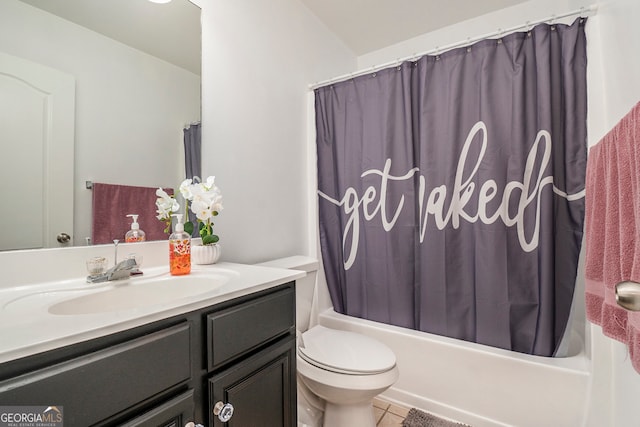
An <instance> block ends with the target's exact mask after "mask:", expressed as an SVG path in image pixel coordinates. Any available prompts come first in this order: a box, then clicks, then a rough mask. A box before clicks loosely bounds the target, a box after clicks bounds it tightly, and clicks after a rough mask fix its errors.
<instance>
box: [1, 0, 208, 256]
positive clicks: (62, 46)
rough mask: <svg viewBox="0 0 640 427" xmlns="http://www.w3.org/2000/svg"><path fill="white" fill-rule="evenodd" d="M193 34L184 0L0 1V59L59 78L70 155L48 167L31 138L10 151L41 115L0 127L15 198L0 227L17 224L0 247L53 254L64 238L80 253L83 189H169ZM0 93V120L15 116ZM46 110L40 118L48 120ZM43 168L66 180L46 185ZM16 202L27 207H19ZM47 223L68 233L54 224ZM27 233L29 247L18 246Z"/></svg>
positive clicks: (193, 10) (183, 122)
mask: <svg viewBox="0 0 640 427" xmlns="http://www.w3.org/2000/svg"><path fill="white" fill-rule="evenodd" d="M200 37H201V23H200V8H199V7H198V6H197V5H195V4H193V3H192V2H190V1H189V0H172V1H171V2H170V3H167V4H156V3H152V2H150V1H148V0H109V1H106V2H105V1H104V0H2V2H0V55H2V57H0V59H2V58H5V62H6V61H11V60H13V61H18V63H19V64H20V67H18V68H20V69H21V68H22V65H23V64H27V65H29V66H31V65H33V66H35V67H44V68H45V69H50V70H51V71H52V72H54V73H56V74H59V75H61V76H63V79H64V78H66V79H67V81H68V80H70V81H71V82H72V84H71V95H66V96H67V98H69V99H71V101H72V102H71V104H74V105H72V106H71V111H70V112H69V111H67V113H66V114H67V116H70V117H71V120H72V121H71V123H70V124H69V121H68V120H67V121H66V122H65V123H66V126H67V128H68V129H70V134H71V137H70V138H69V137H65V138H64V139H65V141H67V143H69V141H70V143H71V146H70V149H67V151H66V152H65V153H66V154H65V155H64V156H58V157H55V159H54V158H52V153H54V154H55V151H56V150H57V146H55V145H52V144H54V143H55V139H54V140H50V141H49V140H47V142H46V144H43V143H41V141H36V143H35V144H34V145H33V147H30V148H24V149H23V150H22V151H23V153H22V157H20V153H19V151H20V149H19V147H26V140H27V139H28V136H29V135H30V134H36V135H37V134H40V135H42V134H47V133H48V132H55V131H56V129H57V127H56V125H52V123H55V121H53V122H52V121H48V118H47V119H43V120H42V123H34V122H33V120H32V119H31V118H26V119H23V118H15V117H14V118H13V119H12V121H13V122H14V123H18V122H19V123H20V127H18V126H16V129H14V130H13V133H9V134H6V133H5V134H3V133H1V132H2V130H0V144H2V149H3V153H5V155H7V156H9V155H11V159H12V161H11V162H6V163H10V164H13V165H15V168H14V169H12V170H11V169H8V171H7V170H5V173H4V174H3V175H2V176H1V177H0V178H1V179H0V190H1V192H2V193H1V194H3V195H8V196H9V197H10V198H11V199H15V200H16V202H15V203H14V202H9V203H8V205H9V206H10V208H5V209H3V210H2V211H4V213H2V214H0V220H2V222H3V223H5V224H7V223H9V224H17V226H16V227H14V228H15V229H17V236H16V237H15V238H14V239H13V240H14V243H11V244H9V242H8V239H3V242H4V245H0V250H9V249H33V248H41V247H59V246H60V245H61V244H60V243H58V241H57V239H56V237H57V236H58V235H59V234H61V233H66V234H68V235H70V236H71V238H70V242H68V243H63V244H62V245H69V244H73V245H84V244H87V238H88V237H90V236H91V215H92V212H91V198H92V191H91V190H90V189H87V188H86V185H85V183H86V182H87V181H89V182H102V183H110V184H122V185H134V186H144V187H159V186H162V187H171V188H175V187H177V186H178V185H179V183H180V181H181V180H182V178H183V177H184V154H183V142H182V141H183V139H182V138H183V136H182V135H183V128H184V127H185V126H188V125H189V124H190V123H193V122H198V121H200V60H201V40H200ZM0 64H3V62H2V61H0ZM2 71H3V70H0V78H1V77H2V75H3V72H2ZM14 80H15V79H14ZM2 89H3V82H2V81H1V79H0V90H2ZM7 93H8V92H4V93H3V99H4V104H2V103H0V111H8V110H16V108H15V107H14V106H15V105H16V104H15V102H14V101H13V100H10V99H8V97H7V96H6V94H7ZM14 93H20V91H17V92H16V91H14ZM23 98H24V97H21V98H20V99H23ZM49 101H50V100H45V101H44V104H47V105H46V107H43V108H42V111H44V114H40V116H43V115H44V116H47V115H48V114H49V113H50V110H49V109H48V108H49V105H48V103H49ZM36 107H37V103H36ZM2 108H4V110H2ZM65 108H66V107H65ZM57 111H59V109H58V108H56V109H54V110H53V112H54V116H55V115H56V114H57ZM32 117H33V116H32ZM54 118H55V117H54ZM5 127H6V126H5ZM23 129H31V130H32V129H37V130H38V131H37V132H36V131H32V132H25V131H23ZM7 135H9V136H7ZM18 141H19V143H18ZM47 144H49V145H47ZM6 158H9V157H6ZM5 169H6V168H5ZM52 170H58V171H63V173H64V174H66V175H68V176H69V177H70V178H69V179H67V180H66V181H65V180H62V181H60V182H63V184H60V185H59V184H57V181H55V180H56V179H57V178H56V176H49V175H47V173H49V172H51V171H52ZM54 175H55V174H54ZM64 182H66V184H64ZM16 184H19V185H17V186H16ZM69 186H72V187H73V188H72V189H69V188H68V187H69ZM56 189H60V190H63V189H64V190H65V191H66V192H67V193H68V194H70V196H69V198H66V196H64V197H58V196H56V195H55V194H54V190H56ZM49 193H50V194H49ZM27 200H33V201H34V202H35V203H34V204H33V205H28V207H27V205H26V204H23V202H25V203H26V201H27ZM149 209H152V210H155V206H149ZM50 214H53V217H52V216H51V215H50ZM56 217H57V218H58V219H60V218H62V219H64V220H66V221H67V222H66V224H72V225H64V226H57V225H56V224H57V223H56V221H57V219H56ZM63 223H64V222H63ZM38 227H40V229H39V231H36V238H35V239H26V238H24V237H23V236H24V235H25V234H26V232H27V231H28V230H31V229H38ZM141 227H142V228H143V229H144V224H141ZM69 228H71V229H69ZM38 234H39V236H38ZM38 240H40V241H38Z"/></svg>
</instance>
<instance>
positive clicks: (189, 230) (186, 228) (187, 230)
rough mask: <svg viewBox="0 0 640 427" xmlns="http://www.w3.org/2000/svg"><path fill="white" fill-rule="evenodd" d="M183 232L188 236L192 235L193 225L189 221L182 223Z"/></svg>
mask: <svg viewBox="0 0 640 427" xmlns="http://www.w3.org/2000/svg"><path fill="white" fill-rule="evenodd" d="M184 231H185V233H187V234H188V235H190V236H191V235H192V234H193V223H192V222H191V221H187V222H185V223H184Z"/></svg>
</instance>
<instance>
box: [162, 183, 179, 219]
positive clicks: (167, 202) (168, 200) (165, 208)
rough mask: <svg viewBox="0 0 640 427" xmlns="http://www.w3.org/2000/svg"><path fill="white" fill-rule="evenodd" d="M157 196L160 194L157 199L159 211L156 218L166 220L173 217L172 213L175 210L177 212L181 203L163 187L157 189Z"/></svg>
mask: <svg viewBox="0 0 640 427" xmlns="http://www.w3.org/2000/svg"><path fill="white" fill-rule="evenodd" d="M156 196H158V198H157V199H156V206H157V208H158V210H157V211H156V212H157V213H158V215H157V216H156V218H158V219H159V220H166V219H168V218H171V214H172V213H173V212H177V211H178V210H179V209H180V205H179V204H178V202H177V201H176V199H174V198H173V197H171V196H170V195H168V194H167V192H166V191H164V190H163V189H162V188H158V189H157V190H156Z"/></svg>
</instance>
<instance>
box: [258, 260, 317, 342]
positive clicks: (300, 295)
mask: <svg viewBox="0 0 640 427" xmlns="http://www.w3.org/2000/svg"><path fill="white" fill-rule="evenodd" d="M256 265H259V266H263V267H275V268H286V269H288V270H301V271H304V272H306V273H307V275H306V276H305V277H302V278H300V279H297V280H296V329H297V330H298V331H300V332H304V331H306V330H307V329H309V321H310V319H311V308H312V305H313V299H314V295H315V289H316V278H317V275H318V274H317V273H318V260H317V259H315V258H310V257H306V256H301V255H296V256H291V257H287V258H278V259H274V260H271V261H267V262H263V263H260V264H256Z"/></svg>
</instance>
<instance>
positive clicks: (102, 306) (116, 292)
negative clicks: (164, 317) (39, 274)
mask: <svg viewBox="0 0 640 427" xmlns="http://www.w3.org/2000/svg"><path fill="white" fill-rule="evenodd" d="M233 276H234V275H233V274H217V273H208V274H207V275H206V276H205V275H197V274H189V275H186V276H170V275H169V274H168V273H167V274H163V275H159V276H157V277H150V278H134V279H129V280H122V281H114V282H108V283H104V284H100V285H91V284H87V285H86V286H81V287H73V288H67V289H54V290H48V291H42V292H36V293H31V294H27V295H24V296H21V297H19V298H16V299H14V300H12V301H9V302H8V303H6V304H5V305H4V306H3V307H2V309H3V310H5V311H18V310H21V309H24V308H26V307H30V308H34V307H42V308H43V309H46V310H47V311H48V312H49V313H50V314H54V315H59V316H66V315H79V314H98V313H108V312H117V311H130V310H144V309H146V308H148V307H152V306H162V305H165V304H173V305H175V303H176V302H181V301H184V302H190V301H192V300H194V299H197V298H198V297H203V296H205V295H207V294H209V295H208V296H213V295H216V294H218V293H220V292H221V291H222V290H224V287H225V286H224V285H225V284H226V283H227V282H229V281H230V280H231V278H232V277H233Z"/></svg>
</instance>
